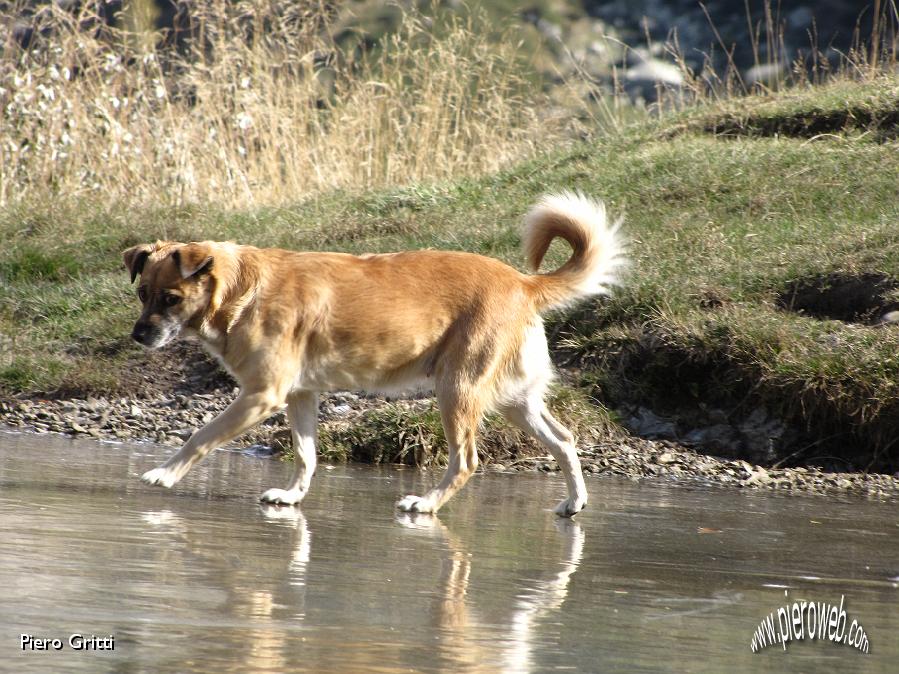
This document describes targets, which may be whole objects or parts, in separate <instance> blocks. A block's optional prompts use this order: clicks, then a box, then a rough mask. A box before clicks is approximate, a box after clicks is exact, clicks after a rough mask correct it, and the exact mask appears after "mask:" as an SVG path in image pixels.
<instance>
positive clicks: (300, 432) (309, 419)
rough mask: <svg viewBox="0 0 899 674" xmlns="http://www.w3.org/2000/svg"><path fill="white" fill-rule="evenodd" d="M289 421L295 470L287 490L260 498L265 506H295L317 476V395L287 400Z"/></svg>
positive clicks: (303, 393)
mask: <svg viewBox="0 0 899 674" xmlns="http://www.w3.org/2000/svg"><path fill="white" fill-rule="evenodd" d="M287 418H288V420H289V421H290V435H291V438H292V439H293V450H294V454H295V456H294V463H295V465H296V468H295V469H294V474H293V479H291V481H290V485H288V487H287V489H269V490H268V491H266V492H265V493H264V494H263V495H262V496H260V497H259V500H260V501H263V502H265V503H280V504H283V505H296V504H297V503H299V502H300V501H302V500H303V497H304V496H306V492H307V491H308V490H309V483H310V482H311V481H312V474H313V473H314V472H315V461H316V457H315V436H316V428H317V426H318V394H317V393H314V392H311V391H301V392H300V393H294V394H292V395H290V396H288V398H287Z"/></svg>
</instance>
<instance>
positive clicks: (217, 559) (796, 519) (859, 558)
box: [0, 432, 899, 674]
mask: <svg viewBox="0 0 899 674" xmlns="http://www.w3.org/2000/svg"><path fill="white" fill-rule="evenodd" d="M168 451H170V450H168V449H165V448H161V447H156V446H152V445H121V444H108V443H97V442H85V441H75V440H69V439H66V438H61V437H49V436H37V435H27V434H26V435H20V434H13V433H3V432H0V671H8V672H45V671H46V672H50V671H53V672H104V671H108V672H209V671H216V672H273V673H279V674H280V673H283V672H288V671H290V672H294V671H296V672H302V671H308V672H414V671H421V672H440V671H445V672H495V671H507V672H544V671H572V672H607V671H627V672H653V671H678V672H710V673H712V672H714V673H716V674H718V673H720V672H735V671H759V670H772V671H787V672H812V671H848V672H853V671H859V672H862V671H864V672H895V671H897V669H896V663H897V662H899V636H897V635H899V603H897V600H899V589H897V587H899V509H897V504H896V503H894V502H878V501H870V500H864V499H861V498H833V497H828V498H824V497H787V496H779V495H774V494H769V493H760V492H741V491H736V490H722V489H713V488H705V487H702V488H700V487H697V486H692V487H690V486H684V485H676V484H672V483H666V482H655V481H641V482H630V481H627V480H619V479H614V478H589V477H588V481H587V486H588V489H589V491H590V504H589V506H588V508H587V510H585V511H584V512H583V513H582V514H580V515H579V516H578V517H577V518H576V519H575V520H574V521H573V522H571V521H561V520H559V519H558V518H556V517H555V516H553V515H552V513H551V512H550V509H551V507H552V506H553V505H554V504H555V503H556V502H557V501H558V500H559V499H560V498H561V497H562V496H563V492H564V485H563V483H562V480H561V479H559V478H558V477H556V476H547V475H537V474H529V473H525V474H483V475H477V476H475V477H474V478H473V479H472V481H471V482H470V483H469V485H468V486H467V487H466V488H465V489H464V490H463V491H462V492H461V493H460V494H459V495H458V496H457V497H456V498H455V499H454V500H453V501H452V502H451V503H450V504H449V505H448V506H446V507H445V508H444V510H443V511H442V512H441V513H440V515H439V517H437V518H432V517H428V516H419V517H416V518H412V517H409V516H401V515H398V514H397V513H396V512H395V511H394V508H393V504H394V502H395V500H396V499H397V497H399V496H401V495H403V494H407V493H421V491H423V490H424V489H425V488H427V486H429V485H430V484H431V483H432V482H433V481H434V480H436V479H437V478H438V474H436V473H433V472H432V473H422V472H419V471H415V470H411V469H396V468H371V467H359V466H348V467H333V468H332V467H327V466H320V467H319V471H318V474H317V475H316V477H315V480H314V481H313V488H312V491H311V493H310V495H309V496H308V497H307V499H306V501H305V502H304V503H303V504H302V507H301V508H298V509H294V508H276V507H264V506H262V505H260V504H259V503H257V502H256V498H257V497H258V495H259V494H260V493H262V491H264V490H265V489H267V488H268V487H272V486H283V484H284V482H285V480H286V479H287V478H288V476H289V473H290V472H291V466H290V465H289V464H284V463H281V462H279V461H275V460H271V459H263V458H258V457H256V456H253V455H252V454H249V453H241V452H234V451H219V452H216V453H214V454H212V455H211V456H210V457H209V458H208V459H207V460H206V461H205V462H204V463H203V464H201V465H200V466H198V467H197V468H195V469H194V471H193V472H192V473H191V474H190V475H188V477H187V478H185V480H184V481H182V483H181V484H179V485H177V486H176V487H175V489H173V490H171V491H166V490H161V489H158V488H151V487H148V486H145V485H143V484H142V483H140V481H139V479H138V476H139V475H140V474H141V473H142V472H143V471H145V470H147V469H148V468H150V467H153V466H154V465H156V464H157V463H158V462H159V461H160V460H161V459H162V457H163V456H164V455H165V454H166V453H167V452H168ZM841 597H843V598H844V608H845V610H846V612H847V614H848V618H849V620H850V621H851V620H853V619H855V620H857V622H858V623H859V624H861V625H862V626H863V628H864V630H865V633H866V634H867V636H868V639H869V644H870V652H869V653H868V654H863V653H860V652H858V651H857V650H854V649H852V648H850V647H849V646H848V645H842V644H833V643H830V642H820V641H810V640H807V639H806V640H804V641H795V642H793V643H791V644H789V645H788V647H787V649H786V651H785V652H784V650H783V649H782V647H781V646H779V645H778V646H776V647H770V648H767V649H765V650H763V651H762V652H761V653H757V654H754V653H752V652H751V650H750V640H751V638H752V635H753V633H754V632H755V630H756V628H757V627H758V625H759V623H760V621H761V620H762V619H763V618H764V617H765V616H766V615H768V614H769V613H771V612H772V611H776V610H777V609H778V608H779V607H782V606H787V605H789V604H791V603H793V602H801V601H815V602H829V603H830V602H833V603H839V601H840V598H841ZM23 634H25V635H30V636H33V637H35V638H45V639H54V638H55V639H59V640H60V641H61V642H62V643H63V648H62V649H61V650H59V651H56V650H49V651H37V650H31V649H30V648H26V650H24V651H23V650H22V648H21V645H20V644H21V635H23ZM72 634H83V635H85V636H86V637H90V636H91V635H94V636H96V637H98V638H101V637H102V638H108V637H112V638H113V643H114V650H103V651H100V650H90V651H75V650H73V649H72V648H70V646H69V644H68V639H69V636H70V635H72ZM97 643H100V644H102V643H103V642H97ZM106 643H108V642H106Z"/></svg>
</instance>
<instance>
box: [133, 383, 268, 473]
mask: <svg viewBox="0 0 899 674" xmlns="http://www.w3.org/2000/svg"><path fill="white" fill-rule="evenodd" d="M281 402H282V398H281V397H280V396H278V395H276V394H275V393H273V392H272V391H263V392H257V393H245V392H244V391H241V392H240V395H238V396H237V398H236V399H235V400H234V402H232V403H231V404H230V405H228V407H227V408H226V409H225V411H224V412H222V413H221V414H219V415H218V416H217V417H216V418H215V419H213V420H212V421H210V422H209V423H208V424H206V425H205V426H203V428H201V429H200V430H198V431H196V432H195V433H194V434H193V435H191V436H190V439H189V440H188V441H187V442H186V443H184V446H183V447H182V448H181V449H180V450H178V452H176V453H175V454H174V455H172V456H171V457H170V458H169V460H168V461H166V462H165V463H164V464H162V465H161V466H159V468H154V469H153V470H148V471H147V472H146V473H144V474H143V475H142V476H141V480H143V481H144V482H146V483H147V484H156V485H159V486H160V487H171V486H172V485H174V484H175V483H176V482H178V480H180V479H181V478H182V477H184V475H185V474H186V473H187V471H189V470H190V467H191V466H193V465H194V464H195V463H196V462H197V461H199V460H200V459H202V458H203V457H204V456H206V455H207V454H208V453H209V452H210V451H211V450H213V449H215V448H216V447H220V446H221V445H223V444H225V443H226V442H228V441H229V440H232V439H234V438H236V437H237V436H238V435H240V434H241V433H244V432H245V431H247V430H249V429H250V428H252V427H253V426H254V425H255V424H257V423H258V422H260V421H262V420H263V419H265V418H266V417H268V416H269V415H271V414H272V413H274V412H275V410H277V409H278V406H279V405H280V404H281Z"/></svg>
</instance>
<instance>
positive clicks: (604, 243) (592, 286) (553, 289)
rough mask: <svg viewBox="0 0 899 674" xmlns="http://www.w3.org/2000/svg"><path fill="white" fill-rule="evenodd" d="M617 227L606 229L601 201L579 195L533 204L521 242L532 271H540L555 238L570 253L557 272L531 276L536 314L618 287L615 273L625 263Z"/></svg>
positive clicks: (556, 196) (564, 194)
mask: <svg viewBox="0 0 899 674" xmlns="http://www.w3.org/2000/svg"><path fill="white" fill-rule="evenodd" d="M620 225H621V220H618V221H616V222H615V223H613V224H611V225H610V224H609V222H608V220H607V218H606V207H605V204H603V202H601V201H594V200H593V199H590V198H589V197H585V196H584V195H582V194H575V193H573V192H561V193H559V194H549V195H546V196H545V197H543V198H542V199H541V200H540V201H538V202H537V204H536V205H535V206H534V208H532V209H531V212H530V213H528V215H527V217H526V218H525V221H524V235H523V237H522V245H523V247H524V254H525V257H526V259H527V262H528V265H529V266H530V267H531V269H532V270H534V271H535V272H536V271H537V269H539V267H540V263H541V262H542V261H543V256H544V255H546V250H547V249H548V248H549V244H550V243H551V242H552V240H553V239H555V238H556V237H560V238H562V239H565V241H567V242H568V244H569V245H570V246H571V248H572V254H571V257H570V258H569V259H568V262H566V263H565V264H563V265H562V266H561V267H559V268H558V269H557V270H556V271H554V272H550V273H548V274H537V275H535V276H532V277H530V278H531V279H532V281H533V284H534V288H535V291H534V293H535V299H536V304H537V308H538V310H543V309H550V308H554V307H560V306H564V305H566V304H570V303H571V302H574V301H575V300H578V299H581V298H583V297H587V296H590V295H598V294H604V293H608V292H609V286H610V285H613V284H615V282H616V271H617V270H618V268H619V267H621V265H622V264H624V261H625V260H624V250H623V244H622V241H621V237H620V235H619V233H618V230H619V227H620Z"/></svg>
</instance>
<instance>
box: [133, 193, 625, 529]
mask: <svg viewBox="0 0 899 674" xmlns="http://www.w3.org/2000/svg"><path fill="white" fill-rule="evenodd" d="M617 229H618V223H616V224H615V225H614V226H610V225H609V224H608V223H607V221H606V213H605V207H604V206H603V204H602V203H598V202H594V201H592V200H590V199H588V198H586V197H583V196H580V195H575V194H571V193H563V194H561V195H555V196H547V197H545V198H543V199H542V200H541V201H540V202H539V203H538V204H537V205H536V206H535V207H534V209H533V210H532V211H531V212H530V213H529V214H528V216H527V218H526V222H525V230H524V242H523V243H524V252H525V255H526V257H527V260H528V262H529V264H530V266H531V267H532V268H533V269H534V270H536V269H537V268H538V267H539V265H540V262H541V260H542V259H543V256H544V255H545V253H546V250H547V248H548V247H549V244H550V242H551V241H552V240H553V239H554V238H556V237H561V238H562V239H565V240H566V241H567V242H568V243H569V244H570V245H571V247H572V249H573V252H572V255H571V258H570V259H569V260H568V262H566V263H565V264H564V265H562V267H561V268H560V269H558V270H557V271H555V272H552V273H549V274H535V275H530V276H529V275H526V274H522V273H520V272H518V271H516V270H515V269H513V268H511V267H509V266H507V265H505V264H503V263H502V262H499V261H498V260H495V259H492V258H487V257H483V256H480V255H474V254H470V253H462V252H448V251H430V250H423V251H415V252H404V253H390V254H385V255H362V256H358V257H357V256H353V255H346V254H342V253H302V252H291V251H286V250H278V249H259V248H253V247H251V246H240V245H236V244H234V243H216V242H211V241H203V242H199V243H187V244H184V243H173V242H157V243H155V244H145V245H140V246H134V247H133V248H129V249H128V250H126V251H125V253H124V256H125V264H126V266H127V267H128V269H129V270H130V271H131V280H132V282H133V281H134V279H135V278H136V277H137V275H138V274H140V277H141V278H140V284H139V286H138V289H137V294H138V297H139V298H140V300H141V302H142V304H143V313H142V314H141V316H140V318H139V319H138V321H137V323H136V324H135V326H134V331H133V333H132V336H133V338H134V339H135V340H136V341H138V342H140V343H141V344H143V345H144V346H146V347H149V348H157V347H160V346H163V345H164V344H167V343H168V342H170V341H172V340H173V339H175V338H176V337H178V336H180V335H194V336H196V337H198V338H199V339H200V340H201V341H202V342H203V344H204V345H205V346H206V347H207V348H208V349H209V351H211V352H212V353H213V354H215V356H217V357H218V358H219V360H221V362H222V364H223V365H224V366H225V367H226V368H227V369H228V371H229V372H230V373H231V374H232V375H233V376H234V377H235V378H236V379H237V381H238V383H239V384H240V388H241V391H240V395H239V396H238V397H237V399H235V400H234V402H233V403H231V405H230V406H229V407H228V408H227V409H226V410H225V411H224V412H222V413H221V414H220V415H219V416H217V417H216V418H215V419H213V420H212V421H211V422H209V423H208V424H207V425H206V426H204V427H203V428H201V429H199V430H198V431H196V432H195V433H194V434H193V435H192V436H191V438H190V439H189V440H188V441H187V443H185V445H184V446H183V447H182V448H181V450H180V451H178V452H177V453H176V454H175V455H174V456H172V457H171V458H170V459H169V460H168V461H166V462H165V463H164V464H162V465H161V466H160V467H159V468H156V469H154V470H151V471H149V472H147V473H145V474H144V475H143V477H142V479H143V481H144V482H147V483H149V484H157V485H161V486H164V487H171V486H172V485H174V484H175V483H176V482H178V480H180V479H181V478H182V477H184V475H185V474H186V473H187V471H188V470H190V467H191V466H192V465H193V464H194V463H196V462H197V461H199V460H200V459H202V458H203V457H204V456H206V454H208V453H209V451H210V450H212V449H214V448H216V447H218V446H220V445H222V444H224V443H226V442H228V441H229V440H231V439H233V438H235V437H236V436H238V435H240V434H241V433H243V432H245V431H246V430H248V429H249V428H250V427H252V426H253V425H254V424H256V423H258V422H259V421H262V420H263V419H265V418H266V417H268V416H269V415H271V414H272V413H274V412H276V411H277V410H278V409H280V408H281V406H282V405H284V404H285V403H286V405H287V416H288V419H289V420H290V424H291V427H292V436H293V444H294V447H295V450H296V472H295V474H294V476H293V479H292V480H291V482H290V484H289V485H288V487H287V488H286V489H269V490H268V491H266V492H265V493H264V494H262V497H261V499H262V500H263V501H266V502H270V503H282V504H296V503H299V502H300V501H301V500H302V499H303V497H304V496H305V495H306V492H307V490H308V489H309V483H310V480H311V479H312V473H313V472H314V470H315V462H316V457H315V438H316V423H317V418H318V392H319V391H333V390H358V389H363V390H368V391H385V392H397V391H403V390H409V389H418V390H422V389H427V390H433V391H434V392H435V393H436V396H437V401H438V403H439V406H440V413H441V418H442V421H443V428H444V431H445V433H446V440H447V444H448V445H449V466H448V467H447V470H446V474H445V475H444V477H443V479H442V480H441V481H440V483H439V484H438V485H437V487H435V488H434V489H432V490H431V491H429V492H428V493H427V494H425V495H424V496H422V497H419V496H406V497H404V498H402V499H401V500H400V501H399V502H398V503H397V507H398V508H399V509H401V510H404V511H413V512H427V513H433V512H436V511H437V509H438V508H440V507H441V506H442V505H443V504H444V503H446V502H447V500H449V499H450V498H451V497H452V496H453V494H455V493H456V492H457V491H458V490H459V489H460V488H461V487H462V486H463V485H464V484H465V483H466V482H467V481H468V478H469V477H470V476H471V474H472V472H474V470H475V468H476V466H477V463H478V453H477V449H476V448H475V436H476V434H477V429H478V423H479V421H480V419H481V417H482V415H483V414H484V412H485V411H486V410H488V409H495V410H498V411H500V412H502V413H503V414H504V415H505V416H506V417H507V418H508V419H509V420H510V421H511V422H513V423H514V424H516V425H517V426H520V427H521V428H522V429H524V430H525V431H526V432H527V433H529V434H531V435H532V436H534V437H535V438H536V439H537V440H538V441H540V442H541V443H542V444H543V445H545V446H546V448H547V449H548V450H549V451H550V452H551V453H552V455H553V456H554V457H555V459H556V461H558V463H559V466H560V467H561V469H562V472H563V474H564V476H565V480H566V482H567V486H568V498H567V499H565V500H564V501H562V502H561V503H560V504H559V505H558V506H557V507H556V509H555V512H556V513H557V514H558V515H561V516H563V517H570V516H572V515H574V514H575V513H577V512H578V511H579V510H581V509H582V508H583V507H584V505H585V504H586V502H587V491H586V488H585V486H584V479H583V476H582V474H581V468H580V462H579V461H578V457H577V451H576V449H575V445H574V438H573V437H572V435H571V433H569V432H568V430H567V429H566V428H565V427H564V426H562V424H560V423H559V422H558V421H556V420H555V419H554V418H553V417H552V416H551V415H550V413H549V412H548V411H547V409H546V407H545V405H544V402H543V396H544V393H545V390H546V386H547V384H548V383H549V381H550V379H551V378H552V367H551V364H550V359H549V354H548V352H547V346H546V337H545V335H544V332H543V323H542V320H541V318H540V314H541V313H543V312H545V311H547V310H549V309H551V308H553V307H559V306H562V305H565V304H568V303H570V302H572V301H574V300H576V299H578V298H581V297H585V296H588V295H593V294H597V293H602V292H606V291H607V286H608V284H610V283H613V282H614V276H613V272H614V271H615V269H616V268H617V267H618V266H619V264H620V263H621V262H622V261H623V256H622V253H621V247H620V244H619V241H618V237H617Z"/></svg>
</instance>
